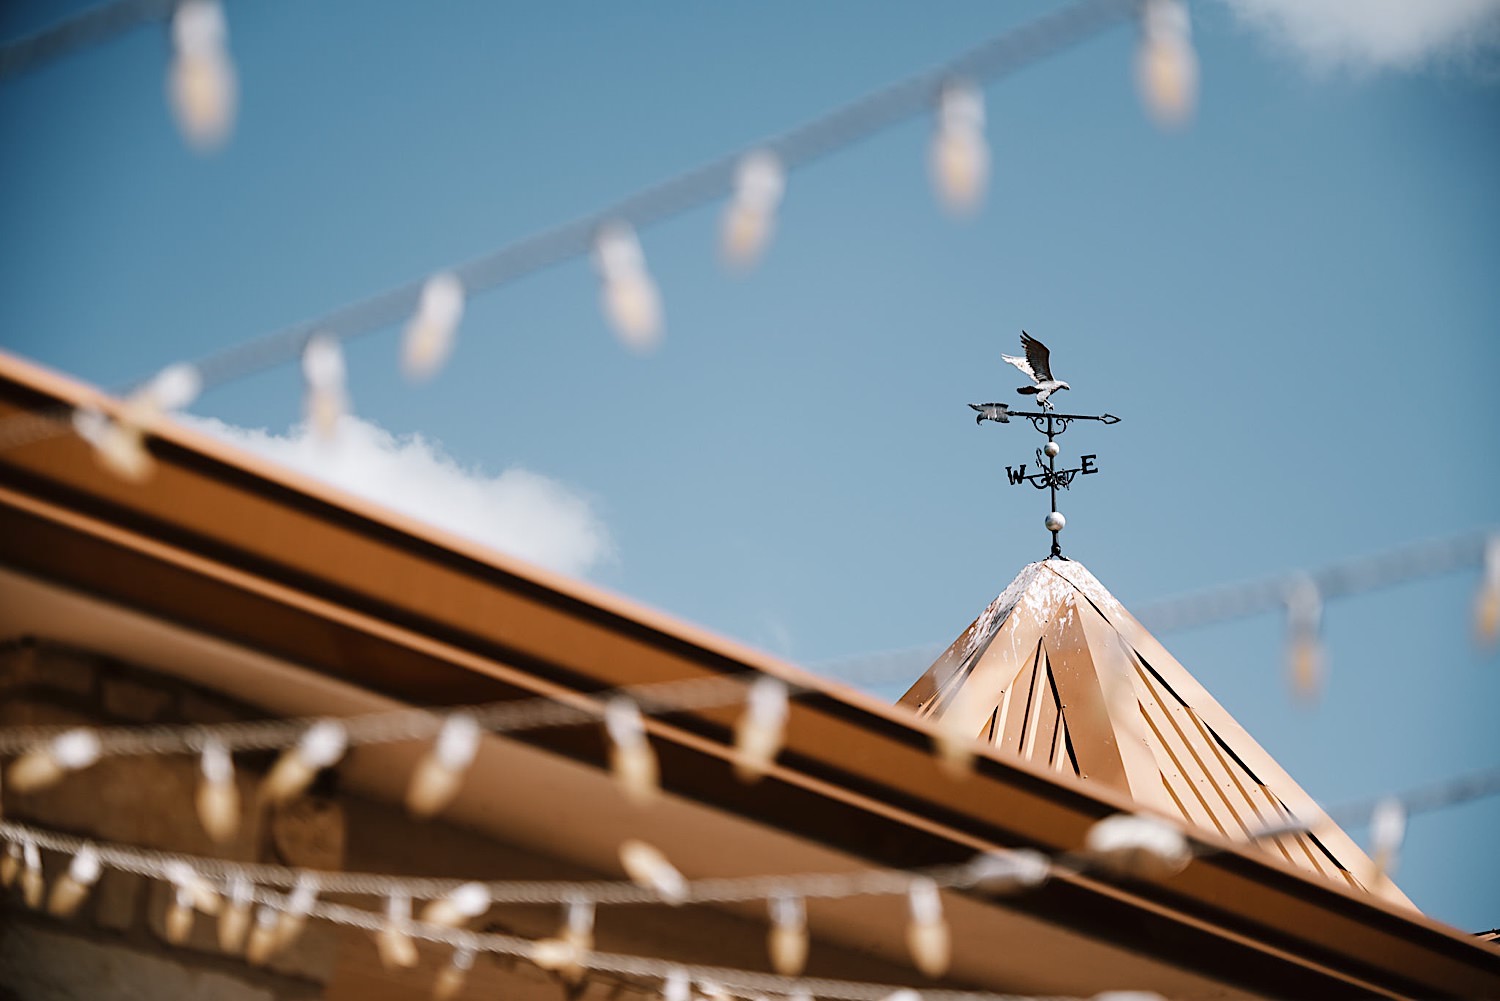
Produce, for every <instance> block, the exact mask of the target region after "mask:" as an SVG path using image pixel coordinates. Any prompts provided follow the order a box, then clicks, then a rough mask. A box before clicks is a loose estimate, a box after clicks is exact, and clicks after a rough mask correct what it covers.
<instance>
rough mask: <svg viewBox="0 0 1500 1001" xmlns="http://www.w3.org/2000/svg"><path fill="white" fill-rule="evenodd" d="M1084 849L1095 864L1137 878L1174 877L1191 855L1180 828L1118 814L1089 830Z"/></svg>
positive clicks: (1140, 816) (1155, 819) (1141, 817)
mask: <svg viewBox="0 0 1500 1001" xmlns="http://www.w3.org/2000/svg"><path fill="white" fill-rule="evenodd" d="M1084 849H1085V851H1086V852H1087V853H1088V857H1089V859H1090V860H1091V861H1092V862H1093V863H1094V864H1095V865H1098V866H1100V867H1101V868H1103V869H1105V870H1106V871H1109V872H1112V873H1114V874H1116V875H1119V876H1129V877H1134V878H1137V879H1166V878H1167V877H1168V876H1175V875H1176V874H1177V873H1179V872H1181V871H1182V870H1183V869H1184V868H1186V867H1187V864H1188V862H1189V861H1190V860H1191V859H1192V856H1193V852H1192V846H1191V845H1189V844H1188V840H1187V836H1186V835H1185V834H1183V832H1182V831H1181V830H1180V829H1178V828H1177V827H1174V826H1173V825H1171V824H1169V823H1167V822H1166V821H1165V820H1159V819H1157V818H1156V817H1149V816H1146V815H1145V814H1129V813H1117V814H1115V815H1114V816H1111V817H1106V818H1104V819H1103V820H1101V821H1099V822H1098V823H1096V824H1094V825H1093V826H1092V827H1090V828H1089V831H1088V835H1087V837H1086V838H1085V841H1084Z"/></svg>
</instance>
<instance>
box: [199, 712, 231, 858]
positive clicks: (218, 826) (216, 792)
mask: <svg viewBox="0 0 1500 1001" xmlns="http://www.w3.org/2000/svg"><path fill="white" fill-rule="evenodd" d="M199 771H200V772H201V773H202V778H201V780H200V781H199V783H198V795H197V800H196V805H197V808H198V821H199V823H201V824H202V825H203V829H204V830H205V831H206V832H208V836H209V837H210V838H212V839H213V840H214V841H216V842H218V843H219V844H223V843H225V842H226V841H229V840H231V839H232V838H233V837H234V835H235V832H236V831H237V830H238V829H239V824H240V789H239V785H238V784H237V783H236V782H235V780H234V761H233V760H232V759H231V758H230V756H229V751H228V750H226V749H225V747H224V745H223V744H222V743H220V742H219V741H218V740H216V739H214V738H213V737H209V738H208V739H206V740H205V741H204V742H203V754H202V757H201V759H200V761H199Z"/></svg>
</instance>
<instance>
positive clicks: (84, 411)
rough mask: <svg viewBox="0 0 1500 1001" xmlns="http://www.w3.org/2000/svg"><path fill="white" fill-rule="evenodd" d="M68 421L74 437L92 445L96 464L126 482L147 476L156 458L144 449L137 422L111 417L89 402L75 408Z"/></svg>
mask: <svg viewBox="0 0 1500 1001" xmlns="http://www.w3.org/2000/svg"><path fill="white" fill-rule="evenodd" d="M72 423H73V430H74V431H76V432H77V433H78V437H80V438H82V439H83V440H84V441H85V442H87V443H88V444H89V445H90V446H91V447H92V448H93V450H94V459H95V460H96V461H97V462H98V463H99V465H100V466H102V467H104V468H105V469H106V470H108V471H109V472H111V473H113V474H114V475H116V476H118V477H119V478H120V479H122V480H125V481H126V482H127V483H137V484H139V483H144V482H146V481H147V480H148V479H150V478H151V474H152V472H153V471H154V470H155V468H156V462H155V460H154V459H152V458H151V453H150V452H149V451H148V450H147V449H146V440H145V436H144V435H143V434H142V433H141V429H140V427H139V426H138V425H135V424H130V423H127V422H125V421H119V420H114V419H113V418H110V417H108V416H106V415H105V413H104V411H102V410H100V409H99V408H98V407H95V406H92V405H85V406H81V407H78V408H76V409H75V410H74V411H73V418H72Z"/></svg>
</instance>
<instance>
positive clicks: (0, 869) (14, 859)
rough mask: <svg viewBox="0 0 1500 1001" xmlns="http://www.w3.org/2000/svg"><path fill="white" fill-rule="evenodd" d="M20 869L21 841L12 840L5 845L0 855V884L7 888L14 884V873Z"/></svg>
mask: <svg viewBox="0 0 1500 1001" xmlns="http://www.w3.org/2000/svg"><path fill="white" fill-rule="evenodd" d="M20 871H21V843H20V842H18V841H12V842H11V843H10V844H8V845H6V846H5V855H4V857H0V886H3V887H5V888H6V889H7V890H8V889H10V888H11V886H12V885H14V883H15V881H16V875H17V874H18V873H19V872H20Z"/></svg>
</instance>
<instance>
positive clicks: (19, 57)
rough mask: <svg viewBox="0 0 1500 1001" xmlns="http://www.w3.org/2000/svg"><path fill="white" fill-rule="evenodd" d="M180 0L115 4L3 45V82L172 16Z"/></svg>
mask: <svg viewBox="0 0 1500 1001" xmlns="http://www.w3.org/2000/svg"><path fill="white" fill-rule="evenodd" d="M179 2H180V0H115V2H114V3H104V4H99V5H98V6H97V7H90V8H88V9H86V10H83V11H80V12H78V13H77V14H72V15H69V16H68V17H65V18H62V19H61V20H59V21H55V22H53V23H52V24H49V25H48V26H47V27H45V28H41V29H39V30H37V31H34V32H32V33H31V34H29V35H24V36H22V37H21V38H18V39H16V40H15V41H12V42H6V43H5V44H3V45H0V79H4V78H6V77H12V76H17V75H19V74H21V73H25V72H26V71H27V70H30V69H35V68H36V67H37V66H40V65H41V64H43V63H46V62H50V61H52V60H54V59H59V58H61V57H63V56H66V55H69V54H71V53H73V52H76V51H77V50H79V49H82V48H85V47H87V46H90V45H95V44H97V43H99V42H103V41H107V40H109V39H111V38H113V37H115V36H116V35H120V34H123V33H125V32H127V31H129V30H130V29H131V28H135V27H137V26H139V25H142V24H148V23H150V22H152V21H165V20H166V19H167V18H169V17H171V16H172V12H173V11H174V10H176V8H177V5H178V3H179Z"/></svg>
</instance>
